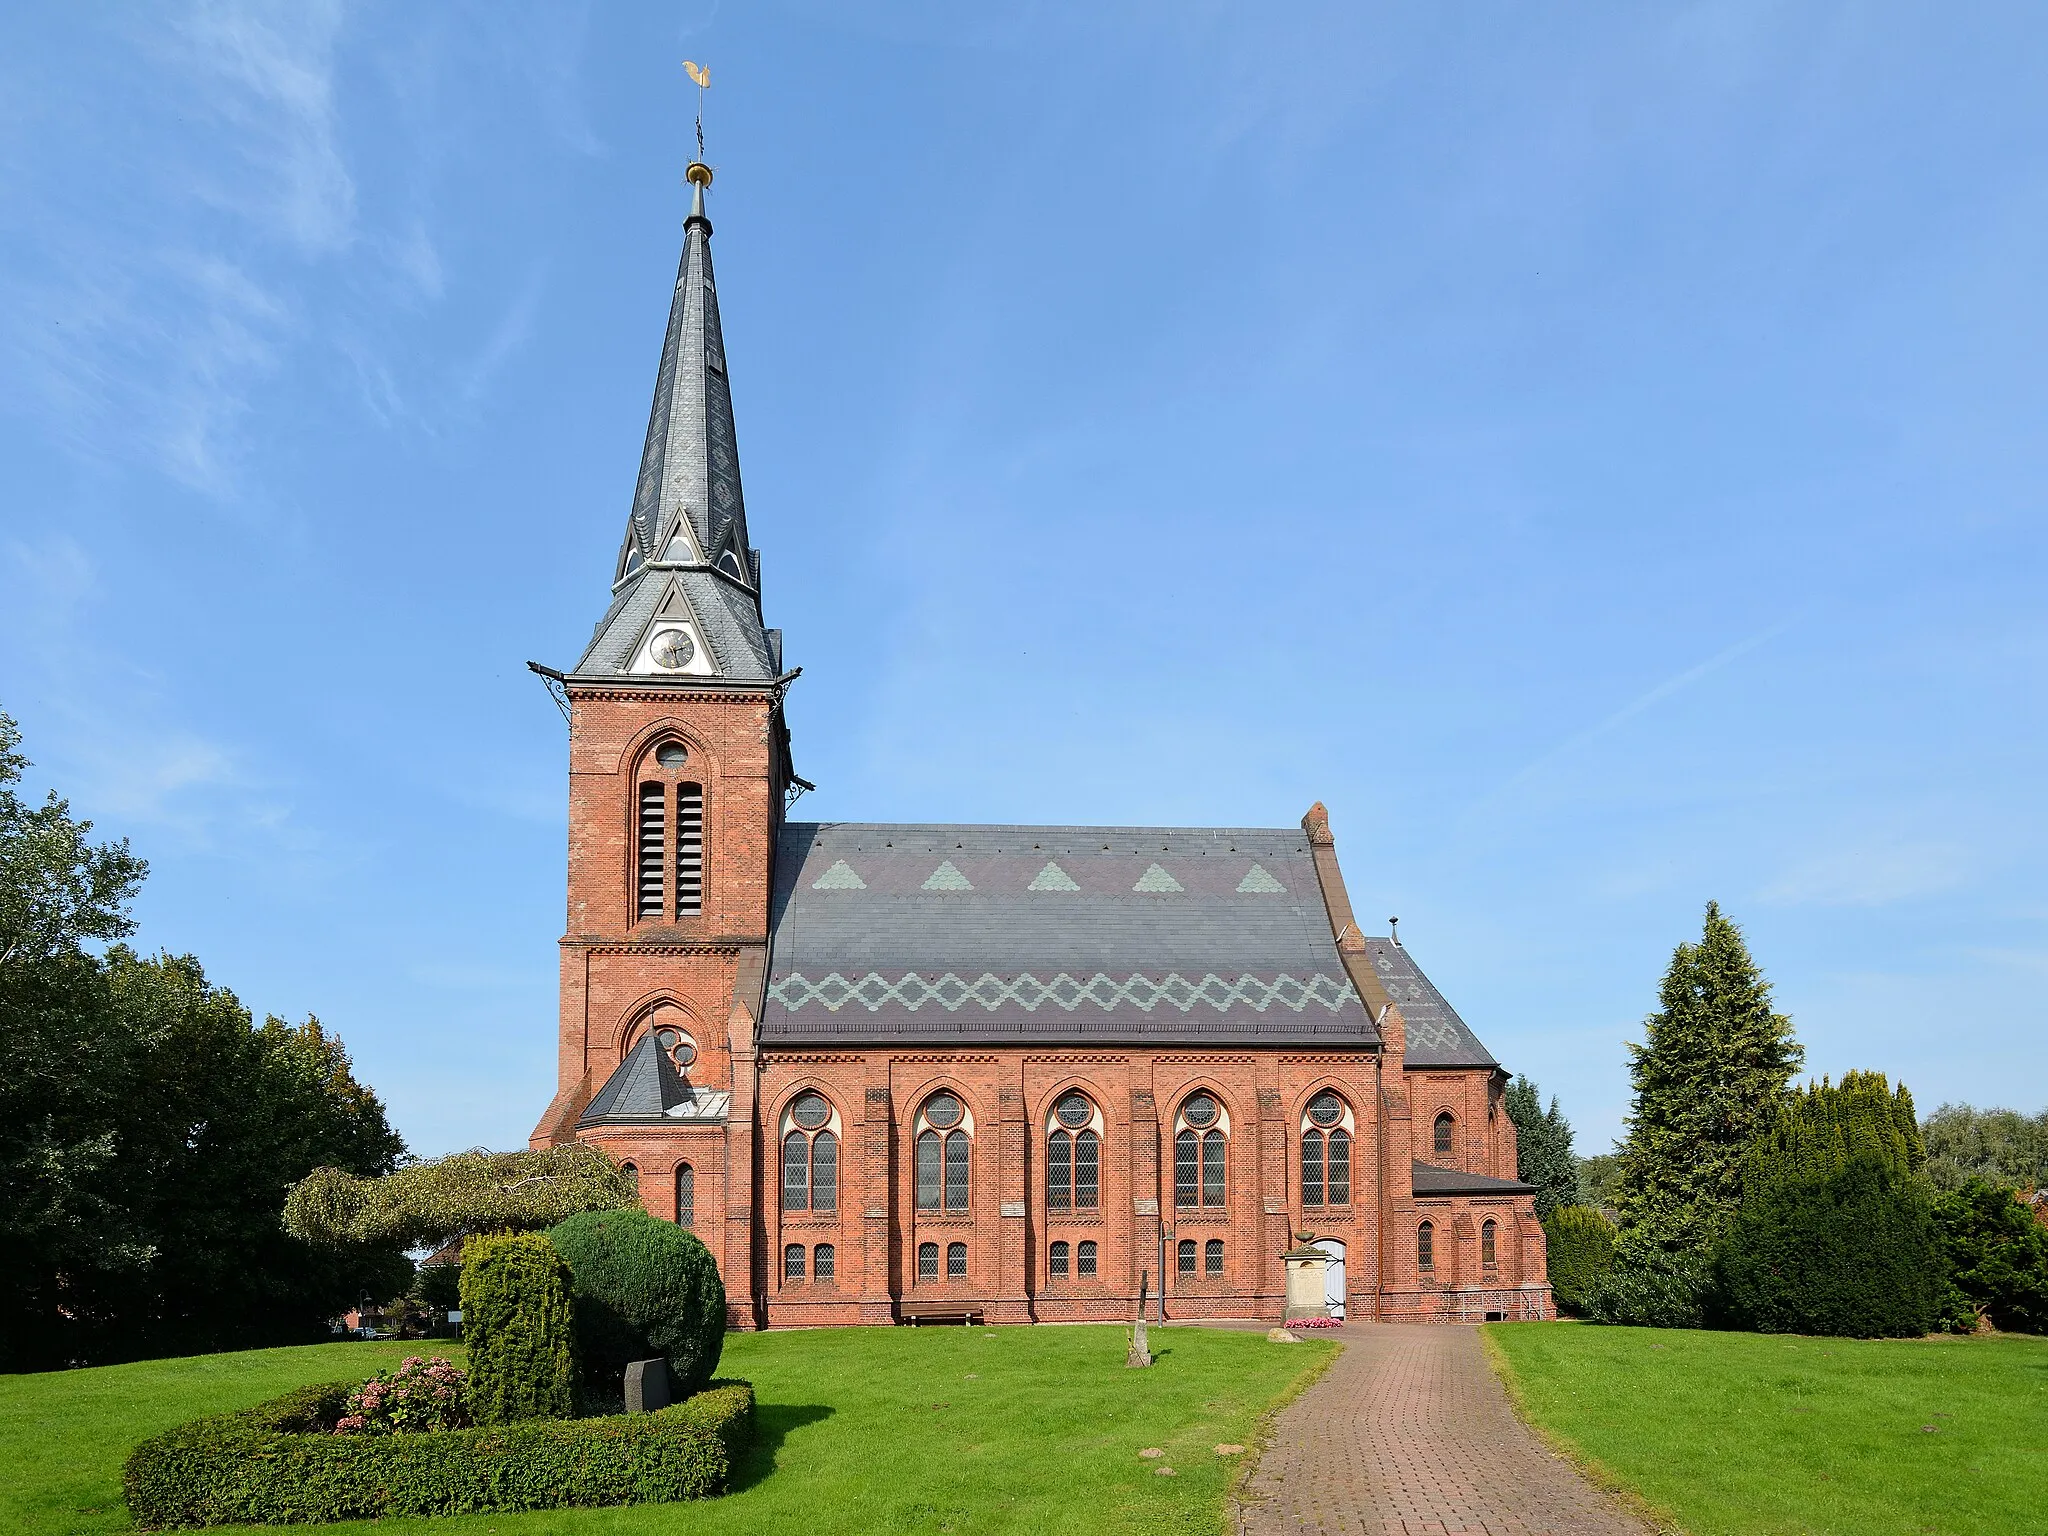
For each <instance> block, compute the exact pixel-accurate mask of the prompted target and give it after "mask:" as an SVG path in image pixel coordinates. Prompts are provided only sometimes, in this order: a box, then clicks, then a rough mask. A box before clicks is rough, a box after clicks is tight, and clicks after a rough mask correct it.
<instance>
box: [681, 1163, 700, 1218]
mask: <svg viewBox="0 0 2048 1536" xmlns="http://www.w3.org/2000/svg"><path fill="white" fill-rule="evenodd" d="M696 1224H697V1170H696V1169H694V1168H692V1167H691V1166H690V1165H689V1164H688V1163H684V1164H683V1165H682V1167H680V1168H678V1169H677V1170H676V1225H677V1226H679V1227H694V1226H695V1225H696Z"/></svg>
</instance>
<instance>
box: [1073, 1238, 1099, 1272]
mask: <svg viewBox="0 0 2048 1536" xmlns="http://www.w3.org/2000/svg"><path fill="white" fill-rule="evenodd" d="M1074 1273H1075V1274H1077V1275H1093V1274H1094V1273H1095V1244H1093V1243H1092V1242H1091V1243H1083V1244H1081V1245H1080V1247H1079V1248H1077V1249H1076V1250H1075V1252H1074Z"/></svg>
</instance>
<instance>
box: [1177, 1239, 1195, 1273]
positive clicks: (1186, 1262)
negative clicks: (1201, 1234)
mask: <svg viewBox="0 0 2048 1536" xmlns="http://www.w3.org/2000/svg"><path fill="white" fill-rule="evenodd" d="M1195 1251H1196V1249H1195V1240H1194V1239H1193V1238H1191V1237H1184V1238H1182V1239H1181V1240H1180V1244H1179V1246H1178V1247H1176V1248H1175V1249H1174V1251H1173V1258H1174V1265H1173V1267H1174V1269H1175V1270H1176V1271H1177V1272H1178V1273H1180V1274H1183V1275H1192V1274H1193V1273H1194V1272H1195Z"/></svg>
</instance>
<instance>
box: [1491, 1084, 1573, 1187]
mask: <svg viewBox="0 0 2048 1536" xmlns="http://www.w3.org/2000/svg"><path fill="white" fill-rule="evenodd" d="M1504 1097H1505V1098H1506V1100H1507V1110H1508V1119H1510V1120H1511V1121H1513V1122H1514V1126H1515V1173H1516V1176H1517V1177H1519V1178H1520V1179H1521V1181H1522V1182H1523V1183H1524V1184H1533V1185H1535V1186H1536V1214H1537V1216H1539V1217H1541V1218H1543V1219H1545V1220H1548V1219H1549V1217H1550V1215H1551V1213H1552V1212H1554V1211H1560V1210H1563V1209H1564V1208H1565V1207H1566V1206H1571V1205H1577V1204H1578V1203H1579V1199H1580V1196H1579V1160H1578V1158H1577V1156H1576V1155H1575V1154H1574V1153H1573V1152H1572V1124H1571V1122H1570V1121H1569V1120H1567V1119H1565V1117H1564V1112H1563V1111H1562V1110H1561V1109H1559V1108H1558V1107H1557V1095H1556V1094H1552V1095H1551V1096H1550V1108H1549V1109H1548V1110H1547V1111H1546V1110H1545V1109H1544V1108H1543V1095H1542V1093H1541V1092H1539V1091H1538V1089H1537V1087H1536V1085H1535V1084H1534V1083H1533V1082H1531V1081H1530V1080H1529V1079H1528V1078H1526V1077H1518V1078H1516V1079H1515V1080H1514V1081H1513V1082H1511V1083H1509V1084H1508V1091H1507V1093H1506V1095H1505V1096H1504Z"/></svg>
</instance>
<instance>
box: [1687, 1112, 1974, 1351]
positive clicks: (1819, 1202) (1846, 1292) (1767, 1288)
mask: <svg viewBox="0 0 2048 1536" xmlns="http://www.w3.org/2000/svg"><path fill="white" fill-rule="evenodd" d="M1715 1268H1716V1271H1717V1274H1718V1277H1719V1279H1720V1283H1721V1294H1722V1298H1723V1300H1724V1303H1725V1305H1726V1307H1727V1311H1728V1315H1729V1317H1730V1318H1731V1319H1732V1320H1733V1321H1734V1322H1735V1323H1736V1324H1737V1325H1738V1326H1740V1327H1743V1328H1750V1329H1754V1330H1755V1331H1757V1332H1758V1333H1805V1334H1825V1335H1832V1336H1838V1337H1849V1338H1859V1339H1868V1338H1911V1337H1914V1336H1916V1335H1919V1334H1923V1333H1926V1332H1928V1331H1929V1330H1931V1329H1932V1328H1933V1327H1934V1325H1935V1322H1936V1320H1937V1318H1938V1317H1939V1315H1940V1310H1941V1301H1942V1297H1943V1293H1944V1289H1945V1286H1944V1279H1945V1273H1946V1270H1947V1260H1946V1257H1945V1255H1944V1254H1943V1252H1942V1247H1941V1234H1940V1232H1939V1231H1938V1230H1937V1229H1936V1227H1935V1224H1934V1211H1933V1208H1932V1203H1931V1202H1930V1200H1929V1199H1928V1193H1927V1188H1926V1181H1925V1180H1924V1179H1921V1178H1919V1177H1917V1176H1915V1175H1913V1174H1910V1173H1901V1172H1900V1171H1899V1170H1898V1169H1897V1168H1896V1167H1894V1166H1893V1165H1892V1164H1891V1163H1889V1162H1887V1161H1886V1160H1885V1159H1884V1158H1883V1157H1882V1156H1880V1155H1879V1154H1877V1153H1873V1152H1868V1151H1858V1152H1853V1153H1851V1154H1850V1155H1849V1157H1848V1159H1847V1161H1846V1162H1844V1163H1843V1164H1842V1165H1841V1166H1840V1167H1838V1168H1835V1169H1833V1170H1829V1171H1819V1172H1815V1171H1808V1170H1807V1169H1805V1168H1800V1169H1799V1170H1798V1171H1796V1172H1795V1173H1793V1174H1791V1175H1788V1176H1786V1177H1784V1178H1782V1179H1781V1180H1780V1181H1779V1182H1777V1183H1775V1184H1771V1185H1769V1186H1767V1187H1766V1188H1765V1189H1764V1190H1763V1192H1762V1193H1760V1194H1758V1195H1756V1196H1754V1197H1752V1198H1751V1199H1750V1200H1748V1201H1747V1202H1745V1203H1744V1205H1743V1206H1742V1208H1741V1209H1740V1210H1738V1211H1737V1212H1736V1213H1735V1215H1734V1217H1733V1219H1731V1220H1730V1222H1729V1223H1728V1228H1727V1230H1726V1231H1725V1232H1724V1233H1723V1234H1722V1236H1721V1242H1720V1245H1719V1247H1718V1249H1717V1250H1716V1253H1715Z"/></svg>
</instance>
